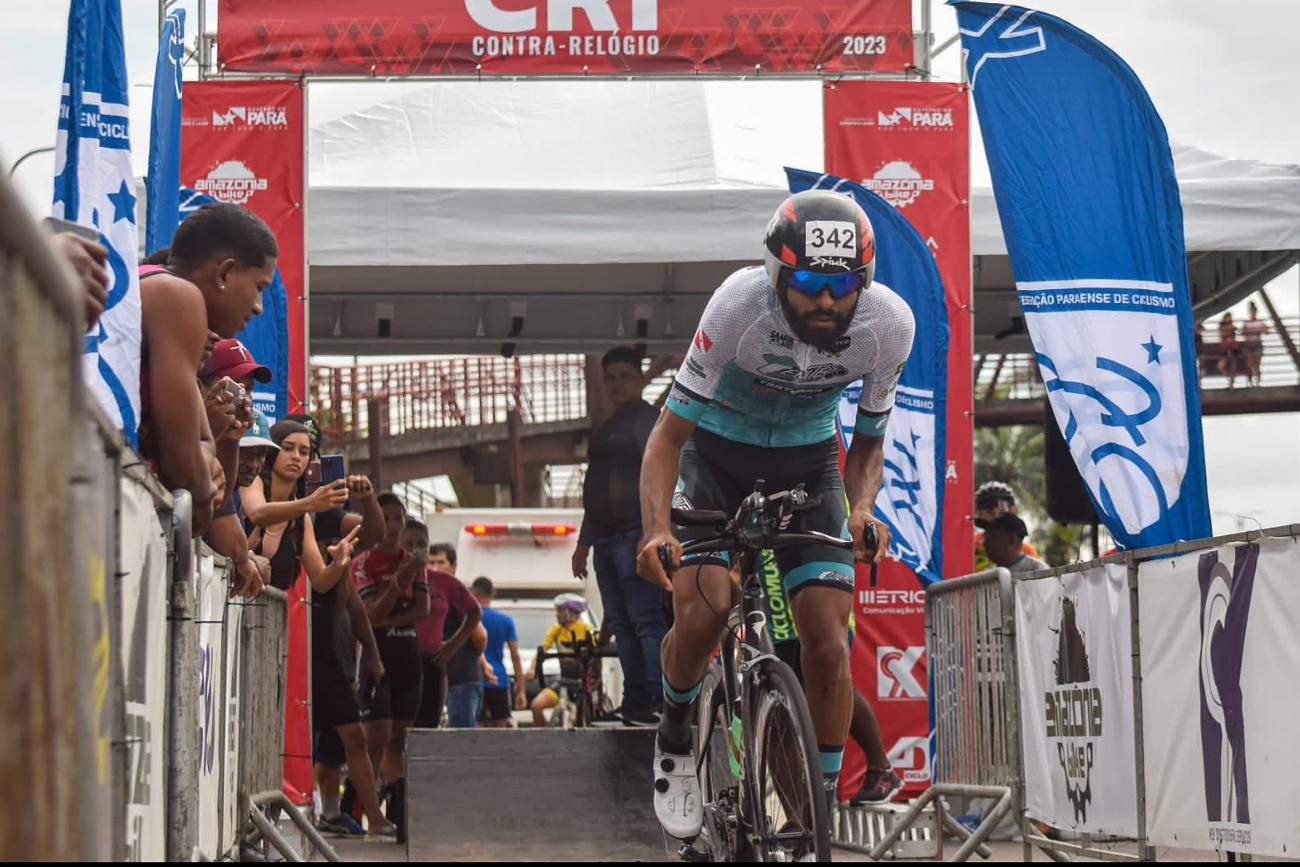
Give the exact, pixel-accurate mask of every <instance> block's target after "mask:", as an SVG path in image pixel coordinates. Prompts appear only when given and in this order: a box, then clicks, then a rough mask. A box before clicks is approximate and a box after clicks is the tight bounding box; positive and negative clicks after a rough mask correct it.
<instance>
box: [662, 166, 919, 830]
mask: <svg viewBox="0 0 1300 867" xmlns="http://www.w3.org/2000/svg"><path fill="white" fill-rule="evenodd" d="M764 246H765V250H764V267H762V268H759V267H750V268H743V269H741V270H739V271H737V272H735V273H734V274H732V275H731V276H730V277H728V278H727V279H726V280H725V281H724V282H723V284H722V286H720V287H719V288H718V290H717V291H716V292H714V293H713V297H712V298H711V299H710V300H709V303H708V306H707V307H706V308H705V311H704V316H703V317H702V318H701V320H700V327H699V330H698V331H697V332H696V334H695V339H694V341H693V342H692V345H691V349H690V352H689V353H688V355H687V356H686V360H685V362H684V363H683V365H682V367H681V369H680V370H678V372H677V378H676V380H675V382H674V383H673V387H672V391H671V392H670V394H669V397H668V403H667V407H668V410H669V411H668V412H665V413H663V414H662V415H661V416H660V418H659V421H658V422H657V423H656V425H655V428H654V431H653V433H651V435H650V440H649V443H648V444H647V446H646V451H645V458H644V460H643V462H642V467H641V512H642V521H643V526H644V528H645V534H644V537H643V539H642V544H641V549H640V551H639V553H638V560H637V563H638V566H639V573H640V574H641V575H642V576H644V577H645V578H647V579H648V580H651V581H653V582H656V583H658V584H661V585H662V586H664V587H665V588H666V589H669V590H671V591H672V593H673V610H674V613H675V623H674V626H673V628H672V630H671V631H670V632H669V633H668V635H667V637H666V638H665V639H664V642H663V673H664V680H663V687H664V715H663V717H662V719H661V721H660V724H659V731H658V736H657V738H656V749H655V764H654V774H655V795H654V803H655V814H656V815H657V816H658V818H659V822H660V824H662V825H663V827H664V830H666V831H667V832H668V833H669V834H671V835H673V836H675V837H679V838H687V839H689V838H693V837H694V836H696V835H697V834H698V833H699V831H700V828H701V826H702V824H703V810H702V805H701V803H700V798H699V782H698V780H697V779H696V776H695V758H694V757H693V756H692V746H691V720H692V719H693V713H692V710H691V705H692V703H693V701H694V700H695V697H696V696H697V695H698V694H699V691H700V682H701V680H702V679H703V677H704V674H705V671H706V670H707V668H708V665H709V658H710V655H711V653H712V651H713V649H714V648H715V647H716V646H717V644H718V641H719V639H720V638H721V636H722V632H723V629H724V627H725V625H726V616H727V613H728V611H729V610H730V609H731V604H732V593H731V583H730V581H729V579H728V577H727V567H728V562H727V558H726V557H725V556H723V555H717V554H706V555H701V556H699V557H695V558H688V560H687V562H686V563H685V564H681V551H682V548H681V543H680V542H679V541H678V539H677V537H676V536H675V535H674V533H673V528H672V524H671V518H670V509H671V508H673V507H677V508H686V509H714V510H720V511H724V512H726V513H727V514H733V513H734V512H735V511H736V509H737V508H738V507H739V505H740V501H741V500H742V499H743V498H744V497H745V496H746V495H747V494H749V493H750V492H751V491H752V490H753V488H754V482H755V480H756V479H760V478H761V479H764V480H765V481H766V483H767V490H769V491H773V492H774V491H778V490H783V489H786V488H789V487H792V486H794V485H796V484H799V483H804V484H805V485H806V486H807V490H808V492H809V494H811V495H812V496H813V497H820V503H819V505H818V506H817V507H816V508H814V509H811V510H809V511H806V512H801V513H799V515H797V516H796V518H795V520H794V523H793V525H792V526H791V527H790V529H791V530H792V531H800V530H802V531H809V530H815V531H820V532H823V533H827V534H830V535H833V536H837V537H839V538H852V539H853V540H854V548H853V551H852V553H851V554H850V552H848V551H846V550H843V549H840V548H833V547H829V546H816V545H812V546H803V547H799V548H791V549H787V550H785V551H782V552H781V553H780V554H779V555H778V566H779V567H780V570H781V573H782V580H783V582H784V586H785V588H786V592H787V594H788V596H789V598H790V600H791V602H790V604H791V608H792V611H793V615H794V620H795V623H796V624H797V626H798V630H799V635H800V636H801V640H802V643H803V647H802V662H803V674H804V680H805V685H806V690H807V696H808V706H809V710H810V711H811V712H812V719H813V728H814V729H815V730H816V734H817V742H818V749H819V751H820V754H821V764H822V773H823V778H824V785H825V787H826V789H827V791H828V792H829V797H832V798H833V797H834V791H835V785H836V783H837V782H838V778H839V771H840V764H841V761H842V759H843V755H844V742H845V739H846V737H847V735H848V730H849V720H850V717H851V716H852V713H853V688H852V683H851V681H850V678H849V657H848V645H847V642H846V640H845V634H846V630H847V628H848V622H849V611H850V607H851V603H852V601H853V561H854V560H855V559H856V560H858V561H863V562H865V561H866V560H867V558H868V552H867V550H866V547H865V545H864V544H863V541H862V536H863V529H864V528H865V527H866V526H867V525H868V524H873V525H875V528H876V532H877V534H878V536H879V540H880V542H879V546H878V548H877V551H876V553H875V559H876V560H879V559H880V558H881V557H882V556H883V555H884V552H885V551H886V550H887V549H888V547H889V530H888V528H887V527H886V526H885V525H884V524H883V523H881V522H880V521H877V520H876V519H875V518H874V517H872V506H873V504H874V503H875V500H876V494H877V492H878V491H879V489H880V482H881V476H882V470H883V437H884V433H885V425H886V422H887V421H888V418H889V413H890V410H891V409H892V408H893V404H894V389H895V386H896V385H897V383H898V376H899V374H900V373H901V372H902V369H903V364H904V362H905V361H906V359H907V356H908V354H909V353H910V351H911V347H912V332H913V329H914V324H913V320H912V313H911V311H910V310H909V309H908V307H907V304H906V303H905V302H904V301H903V300H902V299H901V298H899V297H898V296H897V295H896V294H894V292H893V291H891V290H890V289H889V288H887V287H885V286H883V285H880V284H875V285H873V284H872V277H873V276H874V272H875V240H874V236H873V235H872V231H871V223H870V222H869V221H868V220H867V215H866V214H865V213H864V212H863V211H862V209H861V208H860V207H859V206H858V205H857V204H856V203H855V202H854V201H853V200H852V199H849V198H847V197H845V196H841V195H839V194H836V193H832V192H828V191H824V190H813V191H808V192H803V193H798V194H796V195H794V196H791V197H790V198H788V199H786V200H785V202H783V203H782V204H781V206H780V207H779V208H777V210H776V213H775V214H773V215H772V219H771V221H770V222H769V223H768V226H767V233H766V239H765V244H764ZM859 378H861V379H863V387H862V397H861V401H860V403H859V406H858V416H857V420H856V423H855V427H854V436H853V444H852V446H851V448H850V449H849V452H848V457H847V459H846V461H845V468H844V475H843V477H841V475H840V469H839V451H838V445H837V443H836V435H835V421H834V420H835V415H836V411H837V409H838V405H839V400H840V393H841V392H842V391H843V390H844V388H845V386H847V385H849V384H851V383H853V382H855V381H856V380H858V379H859ZM846 492H847V498H846V496H845V494H846ZM846 501H847V507H846ZM711 532H712V531H710V530H692V531H685V530H684V531H683V532H682V536H683V538H684V539H689V538H693V537H694V535H693V534H698V535H708V534H709V533H711ZM663 544H667V545H668V546H669V549H670V550H671V552H672V563H673V565H674V567H675V568H674V570H673V575H674V577H673V578H670V577H669V576H668V575H667V574H666V573H665V571H664V567H663V565H662V564H661V563H660V562H659V557H658V551H659V547H660V545H663Z"/></svg>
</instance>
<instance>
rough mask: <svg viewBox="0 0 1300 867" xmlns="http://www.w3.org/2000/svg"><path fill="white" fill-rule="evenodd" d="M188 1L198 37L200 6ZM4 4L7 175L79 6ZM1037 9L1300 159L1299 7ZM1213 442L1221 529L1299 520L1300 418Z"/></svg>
mask: <svg viewBox="0 0 1300 867" xmlns="http://www.w3.org/2000/svg"><path fill="white" fill-rule="evenodd" d="M266 2H270V0H266ZM426 2H434V0H426ZM438 2H458V0H438ZM184 5H185V6H186V8H187V9H189V10H190V15H191V26H190V31H191V32H193V28H194V22H193V17H192V16H193V14H194V12H193V9H194V0H185V3H184ZM208 5H209V7H210V8H211V7H215V6H216V4H215V3H210V4H208ZM6 6H7V8H6V10H5V13H4V14H5V26H4V29H3V31H2V32H0V81H2V82H4V85H3V86H2V87H0V117H3V118H4V122H3V123H0V165H3V166H4V167H5V168H6V170H7V168H8V166H9V165H10V164H11V163H12V162H13V160H15V159H17V158H18V156H19V155H21V154H23V153H25V152H26V151H28V150H30V149H33V148H39V147H47V146H49V145H52V144H53V143H54V135H55V122H56V118H57V111H58V90H59V82H60V79H61V76H62V70H63V50H64V42H65V33H66V26H67V9H68V3H67V0H41V2H35V3H25V4H18V3H16V2H11V3H7V4H6ZM1036 6H1037V8H1039V9H1041V10H1042V11H1044V12H1050V13H1052V14H1055V15H1059V16H1060V17H1062V18H1064V19H1066V20H1067V21H1070V22H1071V23H1072V24H1074V25H1076V26H1078V27H1080V28H1082V29H1084V30H1086V31H1088V32H1089V33H1091V34H1092V35H1093V36H1095V37H1097V38H1098V39H1100V40H1101V41H1103V42H1105V43H1106V44H1107V45H1109V46H1110V47H1111V48H1112V49H1114V50H1115V51H1116V52H1117V53H1118V54H1119V55H1120V56H1121V57H1123V58H1124V59H1125V60H1126V61H1127V62H1128V63H1129V65H1130V66H1132V67H1133V69H1134V71H1136V72H1137V74H1138V76H1139V77H1140V78H1141V79H1142V81H1143V83H1144V84H1145V86H1146V88H1147V90H1148V91H1149V93H1150V94H1151V98H1152V100H1153V102H1154V103H1155V105H1156V108H1157V109H1158V110H1159V112H1160V114H1161V116H1162V117H1163V119H1164V121H1165V125H1166V127H1167V128H1168V130H1169V136H1170V139H1171V140H1172V141H1175V142H1181V143H1186V144H1191V145H1195V146H1196V147H1199V148H1201V149H1203V150H1208V151H1213V152H1216V153H1219V154H1222V155H1224V156H1229V157H1236V158H1244V159H1255V160H1261V161H1265V162H1276V163H1287V164H1295V163H1300V111H1296V86H1297V84H1300V52H1298V51H1296V49H1295V33H1296V31H1297V25H1300V2H1290V0H1236V2H1234V3H1232V4H1224V3H1223V2H1221V0H1214V2H1211V0H1140V2H1139V0H1038V2H1037V3H1036ZM122 7H123V14H124V17H125V22H126V45H127V54H128V57H127V65H128V73H129V76H130V78H131V81H132V83H133V85H137V86H135V87H133V88H132V92H131V102H132V117H133V128H134V129H133V131H134V141H135V143H136V148H135V150H136V154H137V159H136V165H137V168H138V169H140V168H142V167H143V164H144V160H143V154H144V153H145V149H146V148H147V144H148V124H147V117H148V102H149V98H150V84H151V82H152V77H153V62H154V53H155V51H156V49H157V14H158V12H157V10H158V3H157V0H122ZM932 8H933V20H934V28H935V32H936V39H937V41H939V42H942V41H943V40H944V39H945V38H947V37H948V36H950V35H951V34H953V33H954V32H955V31H956V15H955V13H954V12H953V11H952V10H951V9H949V8H948V7H946V6H944V5H942V4H941V3H935V4H934V5H933V7H932ZM209 26H210V27H211V26H212V24H211V23H210V25H209ZM959 57H960V51H959V49H958V48H957V47H956V46H954V47H953V48H950V49H949V50H948V51H947V52H946V53H945V54H944V55H943V56H941V57H939V58H938V59H937V61H936V64H935V68H936V73H937V77H939V78H941V79H945V80H956V78H957V75H958V63H959ZM391 92H392V91H391V90H386V89H385V86H384V85H382V84H376V85H367V86H365V87H363V88H358V87H355V86H350V87H331V88H317V89H316V91H315V93H314V94H313V96H312V102H311V106H310V111H311V117H312V119H313V122H319V121H322V120H326V119H328V118H330V117H336V116H339V115H340V114H342V113H345V112H347V111H351V110H355V109H357V108H363V107H365V106H366V105H369V104H373V103H374V102H378V101H381V100H383V99H384V98H385V94H386V93H391ZM973 116H974V114H973V113H972V117H973ZM974 142H975V153H974V154H973V155H972V179H973V182H974V183H975V184H977V185H980V184H987V182H988V170H987V167H986V166H985V165H984V160H983V156H982V151H981V149H980V148H979V139H978V136H976V137H975V139H974ZM777 168H779V167H774V171H775V170H776V169H777ZM52 173H53V159H52V157H49V156H39V157H35V158H33V159H30V160H28V161H27V162H26V163H24V164H23V166H22V167H21V168H20V169H19V170H18V174H17V178H16V179H17V181H18V183H19V186H20V189H21V190H22V191H23V193H24V196H25V198H26V199H27V200H28V202H29V203H30V204H31V206H32V207H33V209H34V210H38V211H40V212H44V211H45V209H46V208H47V207H48V202H49V199H50V190H51V175H52ZM1271 289H1272V295H1273V297H1274V299H1275V300H1276V301H1277V302H1278V304H1279V306H1281V307H1283V308H1284V309H1285V310H1286V311H1287V312H1289V313H1292V314H1294V312H1295V311H1296V310H1297V308H1298V307H1300V283H1298V278H1297V274H1296V271H1295V269H1293V270H1292V271H1291V272H1290V273H1288V274H1287V275H1285V276H1283V277H1282V278H1280V279H1279V280H1277V281H1274V283H1273V284H1272V287H1271ZM1205 434H1206V443H1207V463H1208V465H1209V481H1210V490H1211V506H1212V508H1213V509H1214V510H1215V512H1216V514H1215V531H1216V532H1226V531H1232V530H1234V529H1236V525H1237V523H1238V520H1239V519H1237V518H1235V517H1234V515H1237V514H1240V515H1243V516H1248V517H1250V518H1254V519H1257V520H1259V521H1261V522H1262V523H1263V524H1264V525H1266V526H1267V525H1271V524H1282V523H1288V522H1293V521H1295V522H1300V506H1298V505H1297V503H1298V502H1300V497H1298V496H1297V491H1300V461H1298V460H1297V456H1298V455H1300V414H1287V415H1272V416H1250V417H1243V416H1237V417H1226V418H1208V419H1206V420H1205Z"/></svg>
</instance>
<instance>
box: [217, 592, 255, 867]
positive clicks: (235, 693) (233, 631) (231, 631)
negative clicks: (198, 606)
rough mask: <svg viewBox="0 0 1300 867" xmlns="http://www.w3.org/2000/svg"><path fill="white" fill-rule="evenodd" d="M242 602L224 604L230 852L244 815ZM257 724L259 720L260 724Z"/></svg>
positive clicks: (224, 835)
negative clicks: (241, 781) (241, 792)
mask: <svg viewBox="0 0 1300 867" xmlns="http://www.w3.org/2000/svg"><path fill="white" fill-rule="evenodd" d="M244 607H245V606H244V603H242V602H240V603H235V602H231V603H228V604H227V605H226V654H225V656H226V683H225V690H224V698H223V701H224V702H225V704H226V716H225V744H224V745H223V748H222V749H223V752H222V758H221V761H222V763H223V764H224V767H223V768H222V772H221V789H222V799H223V800H222V803H223V804H224V808H223V809H222V811H221V851H222V852H232V851H234V850H235V847H237V846H238V845H239V834H240V831H241V829H242V827H243V816H242V815H241V814H240V812H239V763H240V761H241V760H242V756H243V755H244V752H243V749H244V743H243V738H244V730H243V728H242V727H241V726H240V715H239V713H240V711H239V708H240V697H241V695H242V692H241V691H242V689H243V678H242V674H241V672H242V664H243V654H242V649H241V646H242V644H243V641H242V638H243V632H242V627H243V619H244ZM259 724H260V721H259Z"/></svg>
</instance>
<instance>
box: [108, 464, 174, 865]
mask: <svg viewBox="0 0 1300 867" xmlns="http://www.w3.org/2000/svg"><path fill="white" fill-rule="evenodd" d="M120 503H121V509H122V514H121V537H120V543H119V544H120V547H119V552H120V557H121V559H120V561H119V569H120V572H119V575H120V583H119V584H118V588H119V590H118V592H119V595H120V600H121V608H120V611H121V618H122V620H121V624H122V674H123V677H122V683H123V691H124V693H125V696H124V697H125V701H126V714H125V720H124V724H123V725H124V728H123V736H124V740H125V741H126V743H127V745H128V749H129V751H130V752H129V755H128V757H127V781H126V793H127V802H126V834H125V840H126V860H127V861H162V860H164V859H165V858H166V856H167V800H166V798H167V775H166V766H165V762H164V760H165V757H166V754H167V744H166V739H167V662H168V659H169V657H170V653H169V652H168V644H167V599H166V594H167V587H168V582H169V578H170V576H169V574H168V568H167V537H166V536H165V535H164V533H163V527H162V525H161V523H160V522H159V520H158V513H157V510H156V509H155V508H154V501H153V496H152V495H151V494H150V493H149V491H148V490H147V489H146V488H145V487H144V486H142V485H140V484H138V483H136V482H133V481H131V480H130V479H123V480H122V484H121V500H120Z"/></svg>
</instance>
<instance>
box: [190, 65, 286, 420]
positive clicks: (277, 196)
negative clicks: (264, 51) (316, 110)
mask: <svg viewBox="0 0 1300 867" xmlns="http://www.w3.org/2000/svg"><path fill="white" fill-rule="evenodd" d="M303 111H304V102H303V87H302V82H300V81H274V80H263V81H251V80H250V81H193V82H186V84H185V94H184V97H183V98H182V105H181V184H182V185H184V186H186V187H189V188H191V189H193V190H196V191H197V192H199V193H202V194H205V195H208V196H211V197H212V198H214V199H217V200H219V201H223V202H234V203H235V204H237V205H244V206H246V207H247V208H248V209H249V210H251V211H252V212H253V213H255V214H257V215H258V216H259V217H261V218H262V219H263V220H265V221H266V224H267V225H268V226H270V228H271V231H272V232H274V233H275V239H276V242H277V243H278V244H279V246H280V261H279V264H280V276H281V278H282V279H283V280H284V288H285V308H286V317H285V318H286V326H287V337H288V371H287V373H288V383H287V385H288V389H287V392H288V401H287V408H288V412H302V411H303V408H304V406H305V398H306V394H307V351H306V342H305V341H306V335H307V330H306V318H305V317H306V305H305V304H304V298H305V296H306V291H305V290H306V283H305V278H306V250H305V248H304V241H303V202H304V200H305V190H306V187H305V167H304V166H303V142H304V138H303V135H304V132H303ZM268 363H269V362H268Z"/></svg>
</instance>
